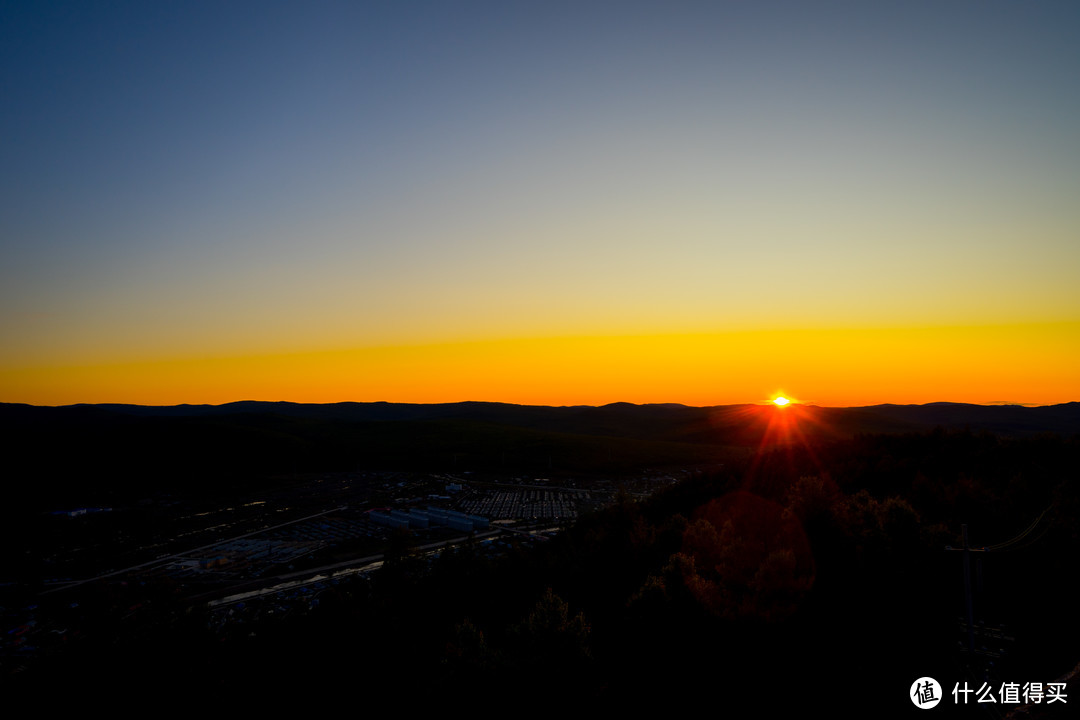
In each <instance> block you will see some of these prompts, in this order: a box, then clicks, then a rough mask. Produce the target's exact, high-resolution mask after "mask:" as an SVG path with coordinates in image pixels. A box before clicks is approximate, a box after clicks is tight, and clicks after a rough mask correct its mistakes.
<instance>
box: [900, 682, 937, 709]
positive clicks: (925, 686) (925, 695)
mask: <svg viewBox="0 0 1080 720" xmlns="http://www.w3.org/2000/svg"><path fill="white" fill-rule="evenodd" d="M908 697H909V698H911V702H913V703H915V707H917V708H919V709H920V710H929V709H930V708H932V707H934V706H935V705H937V704H938V703H939V702H941V685H939V684H938V681H937V680H935V679H934V678H932V677H921V678H919V679H918V680H916V681H915V682H913V683H912V684H911V690H910V691H908Z"/></svg>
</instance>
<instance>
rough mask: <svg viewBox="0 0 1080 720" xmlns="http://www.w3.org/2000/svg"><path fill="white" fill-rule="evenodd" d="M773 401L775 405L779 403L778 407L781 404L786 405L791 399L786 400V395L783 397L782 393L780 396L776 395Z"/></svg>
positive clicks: (781, 405)
mask: <svg viewBox="0 0 1080 720" xmlns="http://www.w3.org/2000/svg"><path fill="white" fill-rule="evenodd" d="M773 402H774V403H776V404H777V405H779V406H780V407H783V406H785V405H787V404H788V403H789V402H791V401H790V400H788V399H787V398H786V397H784V396H783V395H781V396H780V397H778V398H776V399H775V400H773Z"/></svg>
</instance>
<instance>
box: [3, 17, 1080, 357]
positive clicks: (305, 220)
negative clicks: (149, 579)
mask: <svg viewBox="0 0 1080 720" xmlns="http://www.w3.org/2000/svg"><path fill="white" fill-rule="evenodd" d="M1078 77H1080V5H1078V4H1077V3H1075V2H1032V3H1019V2H905V3H867V2H785V3H778V2H739V3H734V2H701V3H696V2H685V3H678V2H676V3H633V2H610V3H608V2H567V3H551V2H545V3H513V2H490V3H480V2H466V3H454V2H432V3H417V2H392V3H391V2H387V3H360V2H340V3H338V2H322V3H319V2H316V3H270V2H229V3H210V2H150V3H147V2H130V3H123V2H95V3H82V2H71V3H61V2H56V3H48V2H40V3H38V2H33V3H30V2H20V3H9V2H3V3H0V337H2V338H3V342H2V343H0V347H2V350H0V366H2V367H9V368H19V367H22V368H27V367H37V366H40V365H62V364H65V363H66V364H76V365H78V364H85V363H96V362H115V361H124V360H132V359H153V358H173V357H181V356H213V355H235V354H238V353H240V354H243V353H257V352H277V351H291V350H315V349H324V348H352V347H367V346H376V345H385V344H393V343H402V342H429V341H430V342H434V341H454V340H472V339H485V338H504V337H545V336H557V335H568V334H569V335H575V334H577V335H581V334H585V335H590V336H595V335H602V334H605V333H615V334H618V333H634V332H691V331H692V332H714V331H716V332H721V331H729V330H733V329H756V328H808V327H809V328H812V327H822V328H832V327H856V326H858V327H892V326H925V325H934V324H937V325H941V324H949V323H956V324H964V325H972V324H986V323H994V322H1014V323H1040V322H1061V321H1070V322H1075V321H1077V320H1080V291H1078V290H1077V287H1078V285H1080V283H1077V282H1076V281H1077V279H1078V277H1080V210H1078V206H1080V203H1078V202H1077V198H1078V197H1080V132H1078V129H1077V128H1078V127H1080V123H1078V118H1080V82H1077V78H1078ZM765 283H768V284H769V285H770V288H769V290H768V292H762V290H761V289H762V286H763V284H765Z"/></svg>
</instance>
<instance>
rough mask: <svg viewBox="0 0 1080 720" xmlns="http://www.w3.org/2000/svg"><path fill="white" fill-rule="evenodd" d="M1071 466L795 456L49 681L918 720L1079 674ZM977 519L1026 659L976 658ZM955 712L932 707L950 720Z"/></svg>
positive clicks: (802, 451) (189, 624) (902, 444)
mask: <svg viewBox="0 0 1080 720" xmlns="http://www.w3.org/2000/svg"><path fill="white" fill-rule="evenodd" d="M1078 460H1080V441H1078V439H1077V437H1075V436H1074V437H1071V438H1070V437H1064V436H1057V435H1038V436H1031V437H1018V438H1004V437H1001V436H998V435H992V434H989V433H977V432H971V431H945V430H940V429H939V430H936V431H932V432H928V433H910V434H901V435H858V436H856V437H854V438H851V439H844V440H831V441H821V442H817V443H809V444H792V445H779V446H775V447H772V448H769V449H764V450H762V451H760V452H758V453H755V454H752V455H750V456H748V457H746V458H745V459H744V460H742V461H739V462H731V463H728V464H727V465H725V466H724V467H723V468H721V469H720V470H718V471H716V472H713V473H699V474H698V475H697V476H695V477H693V478H691V479H688V480H685V481H682V482H680V483H679V484H677V485H674V486H672V487H670V488H668V489H666V490H663V491H660V492H658V493H656V494H654V495H653V496H652V497H651V498H649V499H648V500H647V501H643V502H635V501H633V500H632V499H631V498H630V497H628V496H623V497H621V498H620V500H619V501H618V502H617V503H616V504H615V505H614V506H612V507H610V508H608V509H606V510H604V511H602V512H597V513H594V514H591V515H588V516H586V517H583V518H582V519H580V521H579V522H577V523H576V524H575V525H574V526H573V527H571V528H570V529H569V530H567V531H565V532H564V533H562V534H560V535H558V536H556V537H555V538H554V539H552V540H550V541H549V542H547V543H543V544H541V545H539V546H536V547H532V548H521V549H519V550H517V551H515V552H513V553H511V554H510V555H508V556H505V557H501V558H492V557H490V556H488V555H486V554H485V553H483V552H481V551H480V550H479V548H478V547H477V546H476V545H475V544H473V545H466V546H463V547H459V548H458V549H456V550H453V551H450V552H445V553H443V554H442V556H441V557H440V558H439V559H438V560H436V561H435V562H434V563H432V564H430V565H429V564H428V563H426V562H425V561H424V560H422V559H421V558H420V557H418V556H417V555H415V554H413V553H412V551H411V549H410V545H411V538H410V536H409V535H408V533H405V532H403V533H401V534H400V535H398V536H396V538H395V540H394V544H393V547H392V548H391V549H390V551H389V552H388V556H387V560H386V563H385V566H384V567H383V569H382V570H381V571H380V572H379V573H378V574H377V575H375V576H374V577H373V579H371V580H360V579H357V580H353V581H350V582H347V583H342V584H340V585H338V586H337V587H335V588H334V589H333V590H332V592H330V593H329V594H327V595H326V599H325V600H324V601H323V602H322V603H321V604H320V605H319V606H318V607H317V608H316V609H315V610H313V611H312V612H310V613H309V614H307V615H306V616H303V617H296V618H291V619H290V620H288V621H285V622H274V623H270V622H268V623H266V624H265V626H257V627H252V626H250V625H245V626H243V627H242V628H237V629H236V630H235V632H232V631H223V632H221V633H215V632H211V631H210V630H208V629H207V627H206V624H205V622H203V620H202V618H201V617H200V616H199V614H198V612H195V613H190V612H189V613H187V614H182V615H176V616H170V617H169V619H168V621H162V622H161V623H159V624H158V625H157V626H154V627H149V628H141V629H140V630H139V631H138V633H136V634H133V635H131V636H123V635H122V636H118V637H116V638H114V641H113V643H112V644H111V645H109V646H108V647H84V648H80V649H79V650H78V651H77V652H73V653H71V654H69V655H65V656H63V657H57V658H55V659H53V660H51V661H50V664H49V665H48V666H47V667H43V668H41V671H40V673H39V674H37V678H36V679H37V680H39V681H41V682H43V683H47V682H48V681H49V680H48V679H49V678H56V677H64V678H72V679H73V682H77V684H78V686H79V687H81V688H82V689H83V690H87V691H88V690H89V689H90V688H94V687H98V686H100V685H101V684H103V683H109V682H115V681H116V679H117V678H123V683H124V685H125V687H130V688H140V689H160V690H162V691H164V690H165V688H166V687H168V688H174V687H177V686H183V687H198V688H199V689H200V692H203V693H207V694H209V695H214V696H217V695H222V694H224V695H237V696H241V697H251V696H252V695H251V694H252V693H253V694H255V695H257V696H259V697H275V698H276V697H280V696H283V695H296V696H307V695H308V694H309V693H310V694H315V695H318V694H319V693H334V692H338V691H342V690H344V689H346V688H352V689H353V690H355V691H358V692H359V691H363V692H364V693H377V694H379V695H380V696H385V697H391V698H394V699H395V700H396V701H400V702H402V703H408V704H409V706H410V707H416V706H419V704H424V705H427V704H430V705H431V706H438V705H440V704H443V703H446V702H450V701H460V702H468V703H475V704H477V706H479V707H490V708H493V709H494V708H506V709H513V708H517V707H522V705H521V703H525V705H524V707H527V708H529V709H531V710H535V709H536V708H538V707H541V706H548V705H551V706H552V707H559V706H563V707H565V705H564V704H565V703H575V704H576V703H585V704H587V705H591V706H594V707H597V708H610V709H618V708H641V707H645V706H646V704H651V703H658V704H660V705H662V706H666V707H668V708H669V709H676V708H687V707H689V706H688V705H687V703H688V702H690V701H693V700H705V701H708V702H709V703H710V705H709V707H710V708H711V709H713V710H714V711H715V712H716V713H718V714H733V713H737V712H739V713H742V712H765V711H767V712H769V713H770V714H773V713H783V714H785V715H787V714H795V713H797V712H806V710H807V708H808V707H812V706H814V705H816V704H820V707H823V708H830V710H829V711H828V712H827V713H826V714H828V715H830V716H856V715H858V716H866V715H870V716H890V715H894V714H907V713H908V712H917V710H916V708H914V706H913V705H911V703H910V702H908V701H906V700H904V699H903V696H904V695H905V693H906V692H907V688H908V686H909V685H910V684H911V682H912V681H913V680H914V679H915V678H918V677H920V676H924V675H930V676H932V677H935V678H937V679H938V680H940V681H941V682H942V685H943V686H945V691H946V693H948V692H949V691H950V690H951V688H952V686H953V683H954V682H957V681H964V680H967V681H968V682H969V683H974V684H975V685H976V686H977V685H978V684H979V683H980V682H982V681H983V680H984V679H987V680H991V681H993V682H994V683H995V684H999V683H1001V682H1004V681H1010V682H1018V683H1024V682H1028V681H1043V682H1048V681H1052V680H1054V679H1055V678H1058V677H1060V676H1061V675H1062V674H1063V673H1065V672H1067V671H1069V670H1071V669H1072V668H1073V667H1075V666H1076V665H1077V663H1078V662H1080V650H1078V648H1080V643H1078V640H1080V626H1078V618H1077V614H1076V612H1075V607H1076V602H1077V598H1076V591H1075V585H1074V580H1073V574H1074V573H1073V569H1074V568H1075V564H1076V561H1075V558H1076V557H1078V554H1077V552H1078V550H1080V522H1078V518H1080V513H1078V510H1080V497H1078V493H1077V467H1078ZM963 524H966V525H967V526H968V529H969V534H970V539H971V544H972V546H973V547H976V548H982V547H987V546H988V547H990V548H991V550H990V551H988V552H984V553H974V554H973V555H977V561H978V568H977V571H976V570H975V569H973V578H974V580H973V585H974V589H973V591H974V613H975V617H976V619H977V620H980V621H983V622H985V623H987V624H991V625H994V626H999V625H1005V626H1006V627H1007V629H1008V635H1009V637H1010V638H1011V639H1009V640H1007V641H1002V642H1001V644H1002V645H1003V648H1002V649H1004V650H1005V653H1004V654H1003V655H1002V656H1001V657H997V658H993V659H992V660H988V659H987V657H985V656H983V655H976V656H971V655H969V654H967V653H965V652H962V651H961V647H962V646H963V645H964V643H965V638H966V633H965V624H964V622H962V619H963V618H964V616H965V604H964V583H963V566H962V562H963V553H960V552H956V551H949V550H946V547H947V546H951V547H953V548H957V547H959V546H961V544H962V539H961V526H962V525H963ZM973 562H974V561H973ZM1076 701H1080V697H1077V698H1076V699H1071V702H1076ZM948 705H949V707H946V705H945V704H944V703H943V704H942V706H939V708H938V709H937V710H936V711H938V712H941V713H945V714H949V713H950V712H951V713H956V712H958V711H957V709H956V708H953V707H952V704H951V702H950V703H949V704H948ZM1070 707H1071V704H1070ZM968 711H969V712H972V713H974V712H975V711H976V708H968Z"/></svg>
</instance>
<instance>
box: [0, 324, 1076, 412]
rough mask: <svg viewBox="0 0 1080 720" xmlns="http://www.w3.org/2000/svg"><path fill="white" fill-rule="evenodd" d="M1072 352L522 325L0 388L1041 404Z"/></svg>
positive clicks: (1049, 342) (1036, 342) (931, 334)
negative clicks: (562, 330)
mask: <svg viewBox="0 0 1080 720" xmlns="http://www.w3.org/2000/svg"><path fill="white" fill-rule="evenodd" d="M1078 357H1080V323H1058V324H1045V325H1014V326H990V327H948V328H896V329H830V330H820V331H813V330H790V331H779V330H778V331H756V332H751V331H747V332H729V333H714V334H696V335H690V334H684V335H636V336H620V337H563V338H525V339H506V340H489V341H478V342H460V343H440V344H429V345H398V346H388V347H374V348H357V349H350V350H336V351H325V352H307V353H279V354H262V355H250V356H236V357H210V358H206V357H203V358H198V357H194V358H190V357H189V358H171V359H169V358H166V359H160V360H143V361H138V362H135V361H132V362H116V363H109V364H99V365H81V366H66V365H62V364H59V363H54V364H51V365H45V364H41V365H37V366H31V367H26V366H23V367H10V366H7V367H5V366H0V401H3V402H22V403H30V404H36V405H67V404H74V403H81V402H86V403H112V402H122V403H137V404H147V405H172V404H181V403H192V404H199V403H209V404H220V403H226V402H232V401H236V400H287V401H292V402H309V403H329V402H339V401H361V402H363V401H378V400H382V401H389V402H411V403H435V402H457V401H463V400H483V401H494V402H509V403H518V404H534V405H602V404H605V403H610V402H620V401H621V402H633V403H669V402H674V403H682V404H686V405H696V406H709V405H726V404H737V403H754V402H760V400H756V399H755V398H761V397H762V396H763V395H764V396H767V397H773V398H775V397H776V396H778V395H780V393H778V392H775V385H774V383H775V379H776V378H777V377H784V378H785V380H786V382H788V383H790V385H791V386H793V387H799V388H801V389H802V393H803V397H800V398H799V400H798V401H797V402H799V403H809V404H813V405H824V406H858V405H872V404H878V403H897V404H917V403H926V402H936V401H951V402H970V403H980V404H986V403H997V402H1016V403H1026V404H1039V405H1048V404H1056V403H1062V402H1070V401H1075V400H1078V399H1080V372H1078V366H1077V363H1076V359H1077V358H1078ZM770 390H771V391H772V394H770ZM783 396H784V397H787V398H789V399H790V395H789V394H788V393H783ZM793 404H794V403H793ZM789 407H790V406H789Z"/></svg>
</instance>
